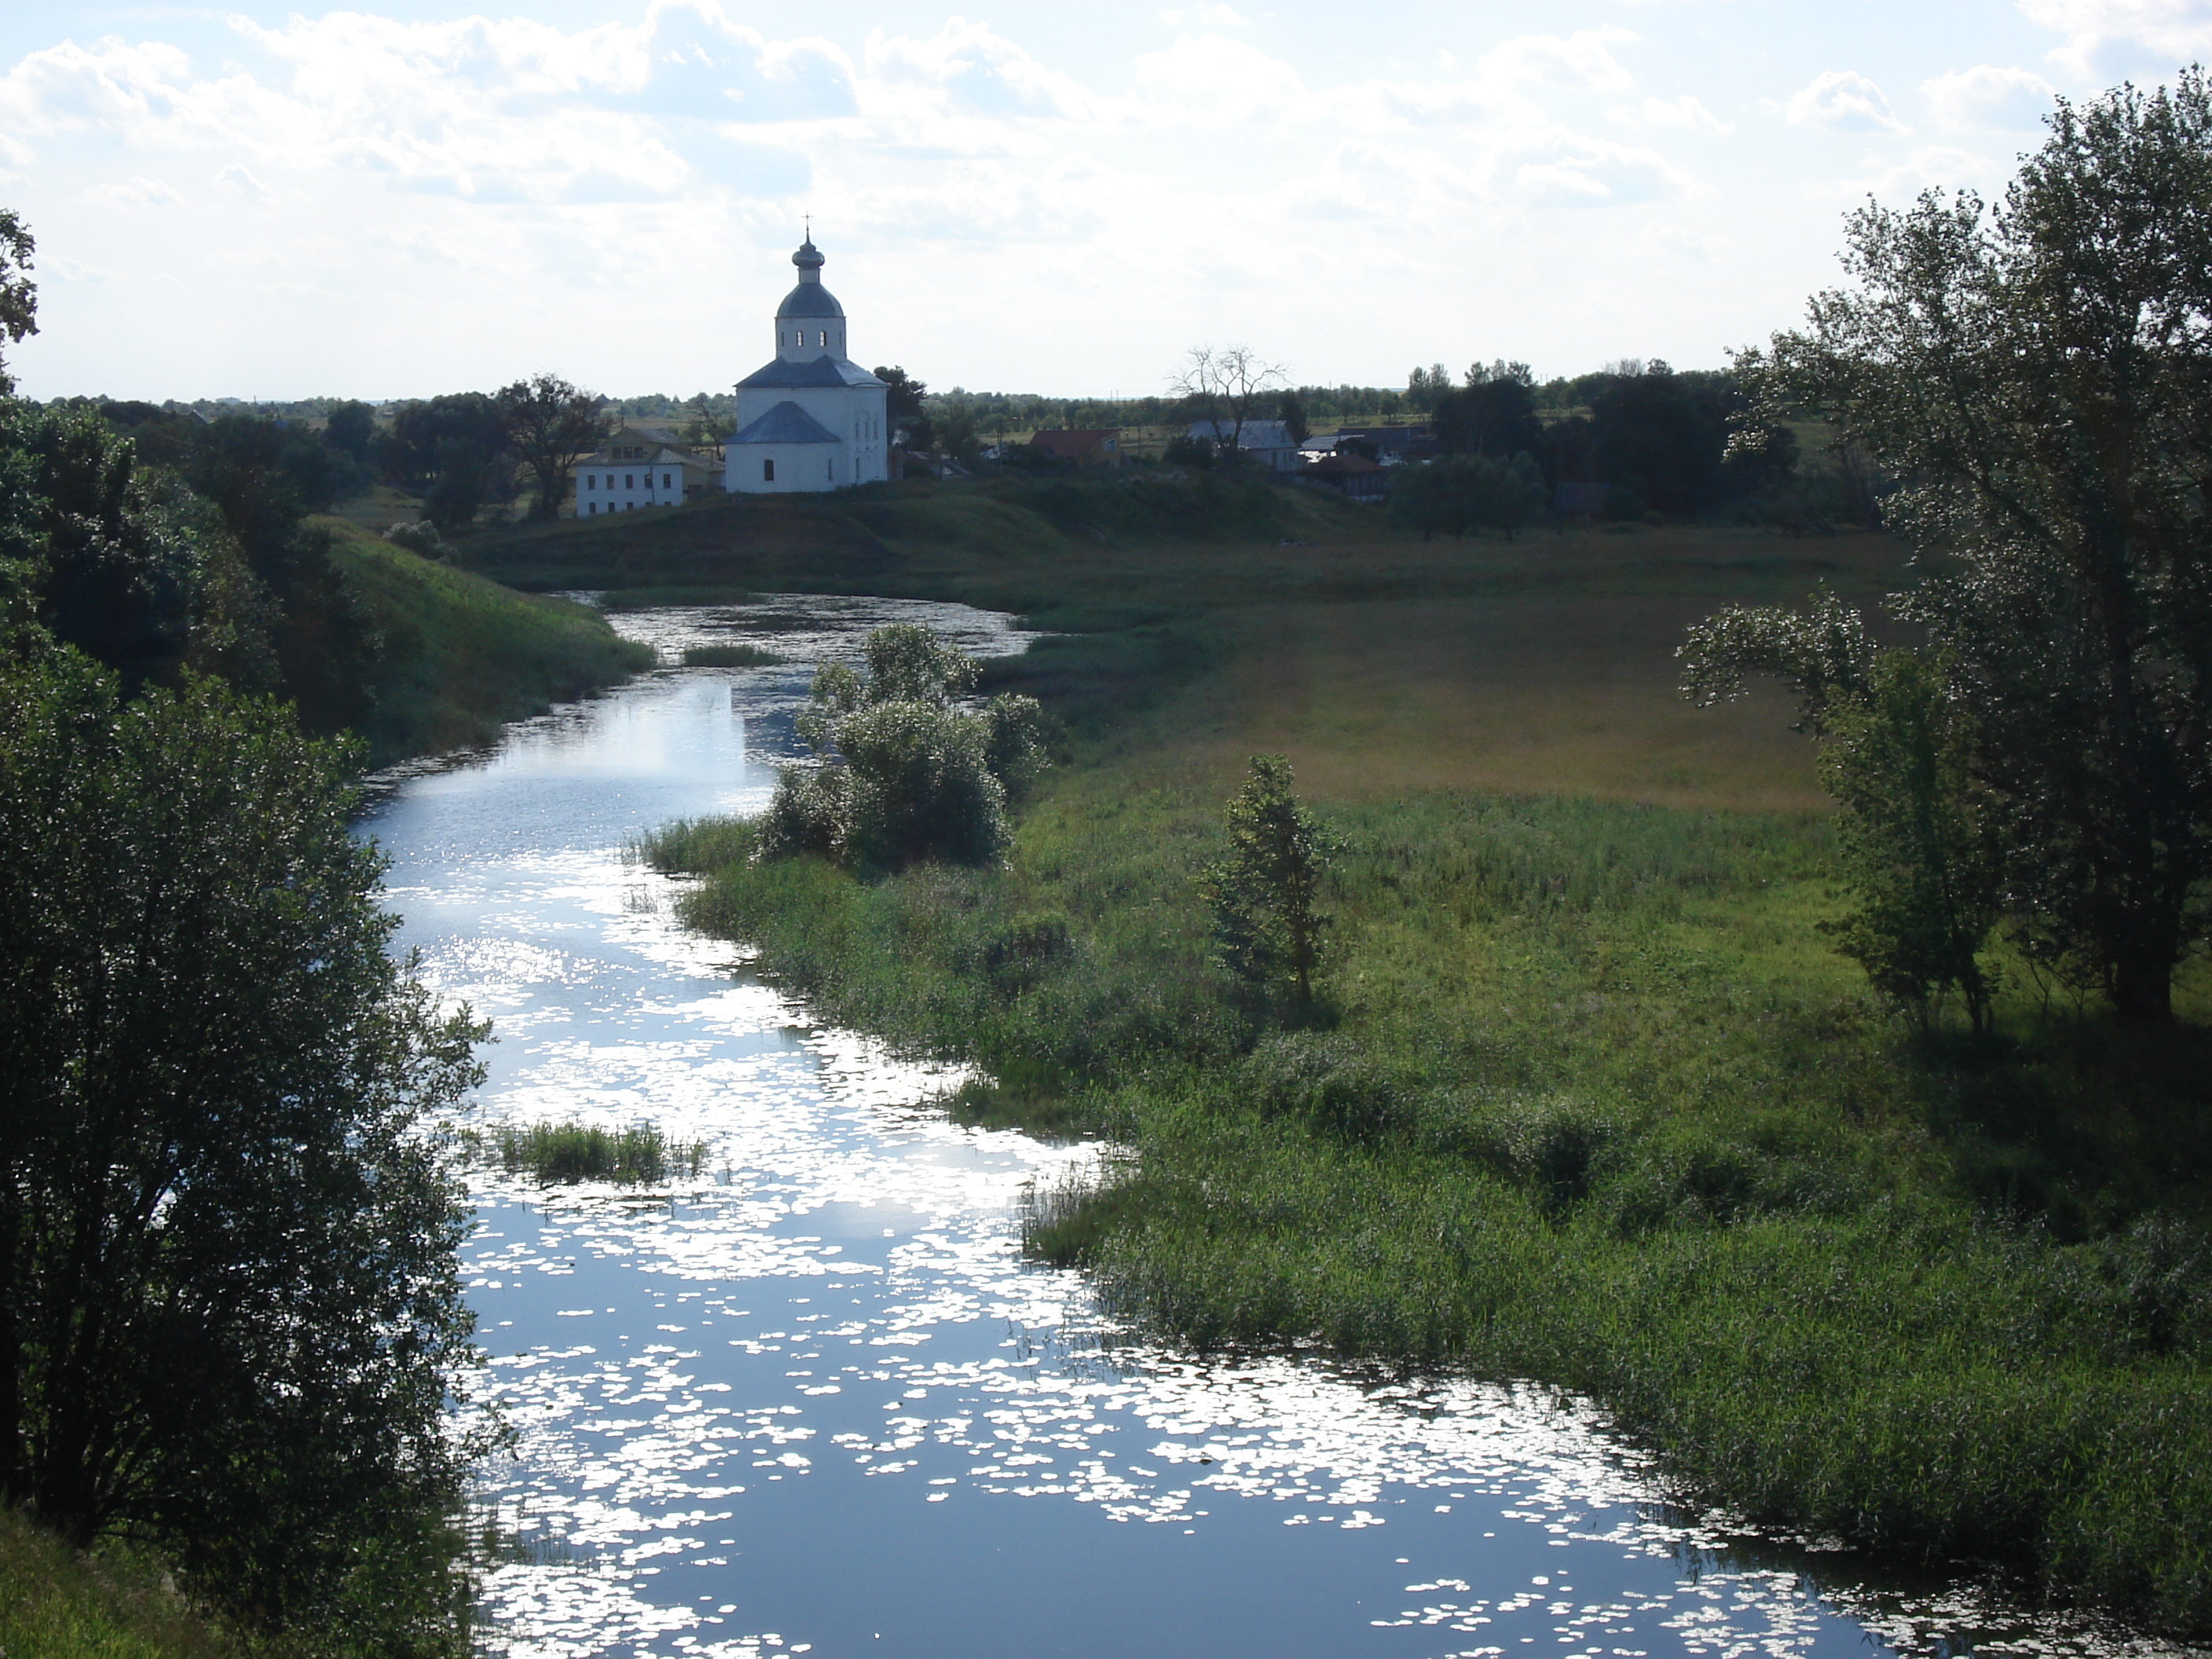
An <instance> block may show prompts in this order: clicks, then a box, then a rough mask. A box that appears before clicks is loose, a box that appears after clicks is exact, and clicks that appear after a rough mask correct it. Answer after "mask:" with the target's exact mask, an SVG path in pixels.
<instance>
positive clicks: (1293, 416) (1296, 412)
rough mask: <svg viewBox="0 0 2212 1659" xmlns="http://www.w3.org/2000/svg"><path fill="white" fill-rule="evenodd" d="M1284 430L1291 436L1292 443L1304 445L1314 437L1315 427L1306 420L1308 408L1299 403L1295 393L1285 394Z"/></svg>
mask: <svg viewBox="0 0 2212 1659" xmlns="http://www.w3.org/2000/svg"><path fill="white" fill-rule="evenodd" d="M1282 418H1283V430H1284V431H1285V432H1287V433H1289V434H1290V435H1291V442H1292V443H1296V444H1302V443H1304V441H1306V440H1307V439H1308V438H1310V437H1311V436H1312V435H1313V426H1312V423H1311V422H1309V421H1308V420H1307V419H1306V406H1305V405H1304V404H1302V403H1300V402H1299V401H1298V394H1297V392H1285V393H1284V394H1283V402H1282Z"/></svg>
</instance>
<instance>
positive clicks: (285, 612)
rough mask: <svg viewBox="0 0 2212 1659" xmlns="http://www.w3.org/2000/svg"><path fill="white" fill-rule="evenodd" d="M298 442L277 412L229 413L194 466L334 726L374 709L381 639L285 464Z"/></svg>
mask: <svg viewBox="0 0 2212 1659" xmlns="http://www.w3.org/2000/svg"><path fill="white" fill-rule="evenodd" d="M292 450H293V441H292V437H291V435H289V434H288V433H287V432H286V431H285V429H284V428H282V427H280V426H279V425H277V423H276V422H274V421H270V420H264V419H261V418H259V417H258V416H247V415H226V416H222V417H221V418H220V419H218V420H216V421H215V422H211V423H210V425H209V426H208V427H207V428H206V429H205V431H204V433H203V434H202V435H200V436H199V438H198V440H197V442H196V443H195V445H194V447H192V449H191V451H190V452H189V453H188V454H187V455H186V457H185V462H184V466H185V478H186V480H187V482H189V483H191V487H192V488H193V489H194V490H196V491H197V492H198V494H199V495H202V496H203V497H204V498H205V499H206V500H207V501H209V502H210V504H211V505H212V506H213V507H215V508H216V512H217V513H219V514H220V515H221V518H222V526H223V528H224V529H225V530H226V531H227V532H228V534H229V536H230V537H231V538H232V539H233V540H234V543H235V544H236V545H237V548H238V550H239V551H240V554H241V555H242V556H243V557H244V560H245V563H246V568H247V569H248V570H250V571H251V572H252V576H253V578H254V580H256V581H257V582H258V583H259V584H260V585H261V586H262V587H263V588H264V590H265V591H266V592H267V594H268V595H269V597H270V602H271V606H272V609H271V619H270V627H269V630H268V631H269V635H270V644H271V647H272V649H273V651H274V653H275V655H276V663H277V666H278V669H279V671H280V672H281V674H282V678H283V687H284V689H285V690H286V691H287V692H289V694H290V695H291V696H292V697H293V699H294V700H295V702H297V703H298V704H299V707H300V717H301V720H302V721H303V722H304V723H305V724H306V725H307V727H308V729H309V730H311V731H314V732H325V733H327V732H338V731H343V730H344V729H345V728H347V727H349V726H354V725H356V724H358V723H359V722H360V721H361V720H362V718H363V717H364V716H365V715H366V714H368V707H369V702H370V697H371V695H372V694H371V692H370V690H369V682H370V677H371V675H372V673H373V672H374V665H375V659H376V655H377V652H378V650H379V648H380V643H381V641H380V640H379V639H378V637H377V634H376V630H375V626H374V623H373V622H372V620H371V619H370V617H369V614H368V607H367V605H365V604H364V603H363V601H362V599H361V596H360V595H359V594H357V593H356V592H354V590H353V588H352V586H351V585H350V584H349V583H348V581H347V580H346V578H345V573H344V571H343V569H342V568H340V566H339V564H338V562H337V559H336V558H335V557H334V556H332V554H331V538H330V535H329V533H328V532H326V531H322V530H318V529H316V528H314V527H313V526H308V525H306V524H304V523H302V522H301V520H302V519H303V518H304V517H305V515H306V513H307V507H308V502H307V499H306V497H305V496H304V495H302V493H301V488H300V482H299V477H298V475H297V473H296V472H295V471H294V470H293V469H292V468H290V467H289V466H288V465H286V461H287V458H288V456H289V455H290V454H291V453H292Z"/></svg>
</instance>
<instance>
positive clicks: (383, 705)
mask: <svg viewBox="0 0 2212 1659" xmlns="http://www.w3.org/2000/svg"><path fill="white" fill-rule="evenodd" d="M313 522H314V523H315V524H317V525H319V526H321V527H323V528H325V529H327V530H329V531H330V532H331V535H332V537H333V538H334V547H335V550H336V553H337V558H338V561H339V562H340V564H341V566H342V567H343V569H344V571H345V573H346V575H347V577H348V579H349V580H350V581H351V582H352V583H353V584H354V586H356V590H357V591H358V592H361V593H362V596H363V597H364V598H365V599H367V601H368V605H369V607H370V611H371V612H372V614H373V615H374V618H375V622H376V627H377V630H378V632H379V633H380V635H382V636H383V640H384V648H383V651H382V653H380V656H379V659H378V662H377V667H376V682H375V689H376V706H375V711H374V714H372V716H371V717H370V720H369V722H368V730H367V731H366V732H364V733H363V736H365V737H366V738H368V743H369V747H370V750H371V754H372V756H373V757H374V759H375V760H377V761H380V762H382V761H389V760H395V759H398V758H400V757H404V756H408V755H419V754H428V753H432V752H435V751H436V750H441V749H451V748H454V747H456V746H458V745H460V744H471V743H482V742H485V741H487V740H489V738H492V737H493V736H495V734H496V733H497V732H498V730H499V727H500V725H501V722H502V721H506V720H515V719H519V718H520V717H522V716H524V715H526V714H536V713H538V712H539V711H540V710H542V709H544V708H547V707H548V706H550V704H552V703H554V702H559V701H562V700H564V699H567V698H571V697H579V696H583V695H585V694H586V692H589V691H592V690H598V689H599V687H601V686H605V685H610V684H613V683H614V682H616V681H617V680H619V679H622V678H625V677H626V676H628V675H629V674H633V673H635V672H636V671H638V670H640V669H641V668H644V667H647V666H649V665H651V662H652V653H651V652H650V651H649V650H647V648H646V647H643V646H640V645H636V644H634V643H632V642H631V641H627V640H623V639H622V638H620V637H618V636H617V635H616V634H615V632H614V630H613V629H611V628H609V627H608V626H607V623H606V619H605V617H601V616H600V615H599V613H598V612H596V611H592V610H590V609H589V608H588V607H586V606H583V605H574V604H572V603H570V602H568V601H567V600H563V599H547V598H544V597H543V596H540V595H536V594H527V593H518V592H514V591H513V590H512V589H510V588H507V587H502V586H500V585H499V584H498V583H497V582H495V581H489V580H485V579H484V578H483V577H482V576H478V575H476V574H471V572H468V571H465V570H459V569H455V568H453V567H452V566H450V565H443V564H438V563H435V562H431V561H430V560H428V559H423V558H421V557H418V556H416V555H415V554H413V553H410V552H409V551H407V550H405V549H404V548H401V547H397V546H394V545H393V544H392V543H390V542H386V541H384V540H382V539H380V538H377V537H375V536H374V535H371V534H370V533H369V532H368V531H366V530H364V529H362V527H361V526H357V525H354V524H351V523H349V522H347V521H346V520H339V519H321V520H313Z"/></svg>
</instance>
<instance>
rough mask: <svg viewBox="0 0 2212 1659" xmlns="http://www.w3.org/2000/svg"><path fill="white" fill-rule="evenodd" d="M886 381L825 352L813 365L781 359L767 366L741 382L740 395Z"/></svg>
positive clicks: (863, 384) (872, 383)
mask: <svg viewBox="0 0 2212 1659" xmlns="http://www.w3.org/2000/svg"><path fill="white" fill-rule="evenodd" d="M882 384H883V382H882V381H881V380H878V379H877V378H876V377H875V376H874V375H872V374H869V373H868V371H867V370H866V369H865V368H861V367H860V364H858V363H856V362H852V361H850V360H849V359H848V358H844V357H832V356H830V355H829V353H828V352H826V351H825V352H823V354H822V355H821V356H819V357H817V358H815V359H813V360H812V361H811V362H803V363H792V362H785V361H784V360H783V359H782V358H781V357H779V358H777V359H776V360H775V362H772V363H764V364H763V365H762V366H761V367H760V368H757V369H755V370H754V371H753V372H752V373H751V374H748V375H746V376H745V378H744V380H740V381H738V391H740V392H744V391H747V390H751V391H754V392H772V391H775V390H778V389H779V388H781V387H785V386H789V387H792V388H793V389H797V388H800V387H812V386H881V385H882Z"/></svg>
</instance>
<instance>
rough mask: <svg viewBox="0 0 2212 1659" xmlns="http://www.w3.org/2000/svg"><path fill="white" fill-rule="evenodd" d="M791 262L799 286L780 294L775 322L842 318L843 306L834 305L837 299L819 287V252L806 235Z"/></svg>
mask: <svg viewBox="0 0 2212 1659" xmlns="http://www.w3.org/2000/svg"><path fill="white" fill-rule="evenodd" d="M791 263H792V264H795V265H797V266H798V267H799V286H798V287H797V288H794V289H792V290H791V292H790V293H788V294H787V295H784V299H783V303H782V304H781V305H780V306H778V307H776V308H775V315H776V320H777V321H779V322H781V321H782V320H783V319H785V318H787V317H837V318H842V317H843V316H844V314H845V307H842V306H841V305H839V304H838V303H837V296H836V295H834V294H832V293H830V291H829V289H826V288H824V287H823V286H822V266H823V258H822V252H821V250H820V249H818V248H817V247H816V246H814V239H813V237H811V236H809V237H808V238H807V239H806V240H805V241H804V242H802V243H800V244H799V252H796V253H794V254H793V255H792V256H791Z"/></svg>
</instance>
